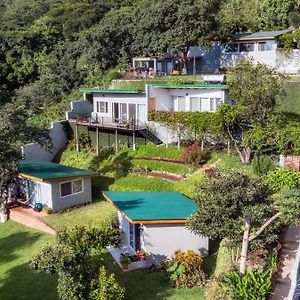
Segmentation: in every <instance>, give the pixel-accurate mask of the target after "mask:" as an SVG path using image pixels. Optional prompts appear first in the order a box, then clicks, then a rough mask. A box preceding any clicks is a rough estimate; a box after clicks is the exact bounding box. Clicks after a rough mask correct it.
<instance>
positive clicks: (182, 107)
mask: <svg viewBox="0 0 300 300" xmlns="http://www.w3.org/2000/svg"><path fill="white" fill-rule="evenodd" d="M226 89H227V86H226V85H224V84H147V85H146V88H145V91H138V90H130V89H128V90H124V89H123V90H116V89H102V88H81V89H80V90H81V92H82V93H83V95H84V99H85V100H89V101H90V103H91V104H92V105H91V109H90V113H89V115H88V116H87V118H86V116H84V115H83V114H82V112H80V110H78V111H76V109H73V110H72V111H70V112H67V119H68V120H69V121H70V122H75V121H76V124H77V125H80V126H87V127H89V128H90V129H92V128H96V131H97V130H98V131H109V130H110V131H111V132H113V133H116V132H118V135H119V136H120V135H130V136H133V139H135V138H136V137H143V138H145V139H147V140H150V141H152V142H154V143H155V144H161V143H167V142H171V141H172V134H171V133H167V132H166V128H165V127H163V126H160V124H157V123H153V122H149V119H148V113H149V112H150V111H152V110H156V111H175V112H183V111H185V112H194V111H200V112H215V111H216V110H217V108H218V106H219V105H220V104H221V103H224V102H228V99H227V97H226ZM85 102H87V101H85ZM74 103H76V102H74ZM73 107H74V104H73ZM80 113H81V114H80ZM76 118H77V119H76ZM75 119H76V120H75ZM97 128H98V129H97ZM153 129H154V132H155V134H154V132H153ZM116 139H117V137H116ZM173 139H175V138H174V137H173ZM97 143H98V144H99V142H97ZM133 143H134V142H133Z"/></svg>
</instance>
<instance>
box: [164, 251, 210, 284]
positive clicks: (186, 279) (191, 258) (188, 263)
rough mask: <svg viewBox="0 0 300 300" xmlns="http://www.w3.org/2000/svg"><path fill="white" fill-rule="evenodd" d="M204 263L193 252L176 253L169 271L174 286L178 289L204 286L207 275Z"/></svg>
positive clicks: (199, 256)
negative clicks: (203, 266)
mask: <svg viewBox="0 0 300 300" xmlns="http://www.w3.org/2000/svg"><path fill="white" fill-rule="evenodd" d="M202 263H203V260H202V257H201V255H200V254H198V253H196V252H194V251H192V250H187V251H185V252H182V251H179V250H178V251H176V252H175V255H174V258H173V259H172V261H171V262H170V266H169V268H168V269H167V271H168V273H169V274H170V279H171V282H172V284H173V285H174V286H175V287H176V288H181V287H194V286H199V285H201V284H203V282H204V279H205V274H204V271H203V269H202Z"/></svg>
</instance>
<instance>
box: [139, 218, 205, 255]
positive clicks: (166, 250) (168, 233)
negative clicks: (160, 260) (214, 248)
mask: <svg viewBox="0 0 300 300" xmlns="http://www.w3.org/2000/svg"><path fill="white" fill-rule="evenodd" d="M143 227H144V233H143V243H144V248H145V250H146V251H147V252H149V253H151V254H152V255H153V256H166V257H169V258H170V257H172V256H173V255H174V252H175V251H176V250H182V251H185V250H189V249H190V250H194V251H196V252H199V253H201V254H202V255H207V254H208V238H206V237H202V236H198V235H195V234H194V233H192V232H191V231H189V230H188V229H187V228H186V227H185V225H184V224H157V225H143Z"/></svg>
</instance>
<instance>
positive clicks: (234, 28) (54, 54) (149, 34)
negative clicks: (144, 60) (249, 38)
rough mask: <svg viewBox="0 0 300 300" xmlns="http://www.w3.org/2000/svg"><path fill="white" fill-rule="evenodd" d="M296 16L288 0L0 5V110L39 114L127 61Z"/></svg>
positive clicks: (282, 23)
mask: <svg viewBox="0 0 300 300" xmlns="http://www.w3.org/2000/svg"><path fill="white" fill-rule="evenodd" d="M298 9H299V8H298V5H297V1H295V0H287V1H278V0H264V1H255V0H251V1H245V0H226V1H221V0H209V1H204V0H184V1H182V0H181V1H178V0H167V1H154V0H135V1H134V0H109V1H102V0H80V1H75V0H63V1H61V0H48V1H46V0H41V1H34V0H23V1H21V0H12V1H7V0H1V1H0V32H1V35H0V36H1V37H0V49H1V51H0V105H1V103H2V104H3V103H5V102H11V101H12V100H14V101H16V100H17V101H22V102H25V101H26V103H27V105H28V107H30V108H35V109H38V110H41V111H43V110H44V109H45V108H46V107H47V108H48V107H49V105H55V104H57V103H59V102H61V100H62V99H65V97H66V96H67V95H69V94H70V93H71V92H72V91H73V90H74V89H77V87H78V86H80V85H82V84H88V85H107V84H108V83H109V81H110V80H111V79H112V78H115V77H118V76H119V71H120V70H122V69H124V68H126V66H127V65H128V62H130V58H131V57H132V56H138V55H154V54H155V55H162V54H163V53H164V52H167V51H169V52H172V53H174V54H176V53H179V52H183V54H186V53H187V50H188V49H189V47H190V46H192V45H198V44H200V43H201V44H209V42H210V41H212V40H214V39H215V38H222V37H226V36H227V35H228V34H231V33H235V32H238V31H243V30H249V29H253V30H260V29H261V30H274V29H281V28H286V27H287V26H288V25H289V22H290V24H295V22H296V21H297V18H299V13H298ZM108 69H111V71H109V72H107V71H108ZM105 73H107V77H106V75H105ZM67 104H68V103H67V102H64V104H63V107H60V109H64V108H65V106H66V105H67ZM58 113H59V112H58Z"/></svg>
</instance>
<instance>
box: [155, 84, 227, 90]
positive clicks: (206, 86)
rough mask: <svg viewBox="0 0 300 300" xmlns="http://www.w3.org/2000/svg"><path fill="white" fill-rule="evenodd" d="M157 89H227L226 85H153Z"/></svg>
mask: <svg viewBox="0 0 300 300" xmlns="http://www.w3.org/2000/svg"><path fill="white" fill-rule="evenodd" d="M152 86H153V87H155V88H165V89H221V90H224V89H227V85H225V84H171V83H170V84H168V83H161V84H153V85H152Z"/></svg>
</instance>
